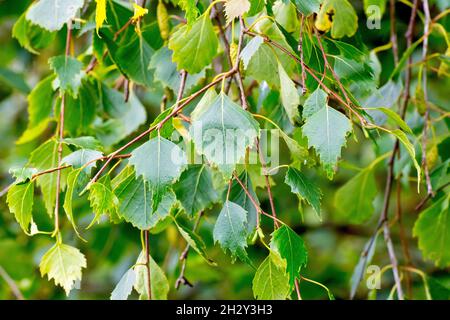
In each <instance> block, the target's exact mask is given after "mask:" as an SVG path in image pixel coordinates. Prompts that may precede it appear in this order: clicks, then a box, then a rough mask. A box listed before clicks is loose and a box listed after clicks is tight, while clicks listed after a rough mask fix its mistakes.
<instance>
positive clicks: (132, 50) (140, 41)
mask: <svg viewBox="0 0 450 320" xmlns="http://www.w3.org/2000/svg"><path fill="white" fill-rule="evenodd" d="M153 53H154V50H153V48H152V47H151V46H150V44H149V43H148V42H147V41H146V39H145V38H144V34H138V33H135V34H134V35H133V36H132V37H131V39H130V40H129V41H128V42H127V43H125V44H123V45H121V46H119V47H118V48H117V50H116V51H113V53H112V56H113V59H114V62H115V63H116V64H117V66H118V67H119V69H120V70H121V71H122V73H124V74H125V75H126V76H127V78H129V79H131V80H133V81H134V82H136V83H138V84H141V85H145V86H151V85H152V84H153V79H152V74H151V72H150V71H149V69H148V66H149V63H150V59H151V58H152V55H153Z"/></svg>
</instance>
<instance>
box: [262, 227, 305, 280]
mask: <svg viewBox="0 0 450 320" xmlns="http://www.w3.org/2000/svg"><path fill="white" fill-rule="evenodd" d="M270 248H271V249H272V250H274V251H276V252H278V253H279V254H280V256H281V258H283V259H286V270H287V273H288V274H289V283H290V285H291V287H292V286H293V285H294V281H295V279H296V278H298V277H299V276H300V269H301V268H302V267H306V264H307V262H308V252H307V251H306V248H305V243H304V242H303V240H302V238H300V237H299V236H298V235H297V233H295V231H294V230H292V229H291V228H289V227H288V226H286V225H283V226H281V227H280V228H278V229H277V230H275V231H274V232H273V233H272V239H271V241H270Z"/></svg>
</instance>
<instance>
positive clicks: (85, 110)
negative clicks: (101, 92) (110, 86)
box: [64, 81, 98, 136]
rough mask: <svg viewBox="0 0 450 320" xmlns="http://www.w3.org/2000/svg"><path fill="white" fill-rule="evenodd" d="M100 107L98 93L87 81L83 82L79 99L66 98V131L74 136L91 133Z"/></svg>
mask: <svg viewBox="0 0 450 320" xmlns="http://www.w3.org/2000/svg"><path fill="white" fill-rule="evenodd" d="M97 105H98V96H97V91H96V90H95V89H94V87H93V86H91V85H90V84H89V83H88V82H87V81H82V84H81V86H80V88H79V93H78V96H77V98H73V97H72V96H70V95H68V96H66V98H65V110H64V124H65V126H64V130H66V131H68V132H69V133H70V134H71V135H72V136H77V135H82V134H85V133H88V132H90V130H89V129H90V125H91V124H92V123H93V122H94V120H95V115H96V111H97V110H96V106H97Z"/></svg>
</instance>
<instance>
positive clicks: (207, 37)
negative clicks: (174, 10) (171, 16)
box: [168, 14, 219, 74]
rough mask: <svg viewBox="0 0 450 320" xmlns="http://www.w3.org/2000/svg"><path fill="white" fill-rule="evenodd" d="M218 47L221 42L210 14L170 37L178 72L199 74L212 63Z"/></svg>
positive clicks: (170, 47)
mask: <svg viewBox="0 0 450 320" xmlns="http://www.w3.org/2000/svg"><path fill="white" fill-rule="evenodd" d="M218 46H219V40H218V39H217V35H216V34H215V32H214V29H213V25H212V23H211V19H210V18H209V15H208V14H204V15H203V16H201V17H200V18H199V19H198V20H196V21H195V22H194V23H193V24H192V26H188V25H184V26H182V27H181V28H179V29H178V30H177V31H176V32H175V33H174V34H173V35H172V36H171V37H170V39H169V45H168V47H169V49H170V50H172V51H173V58H172V59H173V61H174V62H176V63H177V67H178V70H182V69H184V70H186V71H187V72H189V73H192V74H195V73H199V72H200V71H202V69H203V68H204V67H206V66H207V65H209V64H210V63H211V62H212V60H213V58H214V57H215V56H216V54H217V48H218Z"/></svg>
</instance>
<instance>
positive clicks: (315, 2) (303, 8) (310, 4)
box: [291, 0, 321, 16]
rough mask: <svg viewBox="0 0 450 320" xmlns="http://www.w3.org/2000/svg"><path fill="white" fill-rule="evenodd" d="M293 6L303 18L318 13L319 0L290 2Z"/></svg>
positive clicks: (295, 0)
mask: <svg viewBox="0 0 450 320" xmlns="http://www.w3.org/2000/svg"><path fill="white" fill-rule="evenodd" d="M291 1H292V3H294V4H295V6H296V7H297V10H298V11H299V12H300V13H301V14H303V15H304V16H309V15H311V14H313V13H319V8H320V2H321V0H291Z"/></svg>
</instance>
